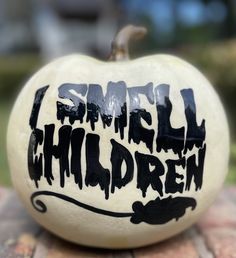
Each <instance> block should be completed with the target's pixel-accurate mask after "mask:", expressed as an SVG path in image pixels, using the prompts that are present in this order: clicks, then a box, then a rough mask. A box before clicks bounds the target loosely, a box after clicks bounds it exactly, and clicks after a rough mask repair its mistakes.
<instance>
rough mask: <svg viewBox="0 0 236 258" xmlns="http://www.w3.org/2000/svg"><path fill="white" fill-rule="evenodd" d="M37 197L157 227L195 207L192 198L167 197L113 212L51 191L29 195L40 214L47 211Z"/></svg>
mask: <svg viewBox="0 0 236 258" xmlns="http://www.w3.org/2000/svg"><path fill="white" fill-rule="evenodd" d="M39 196H53V197H56V198H59V199H61V200H64V201H67V202H69V203H72V204H74V205H77V206H79V207H81V208H83V209H86V210H89V211H92V212H94V213H97V214H101V215H105V216H110V217H117V218H125V217H130V222H131V223H133V224H139V223H141V222H146V223H147V224H152V225H158V224H164V223H167V222H168V221H170V220H172V219H175V220H176V221H177V220H178V219H179V218H181V217H182V216H184V214H185V212H186V209H187V208H191V209H192V210H194V209H195V208H196V206H197V202H196V200H195V199H194V198H191V197H172V196H169V197H167V198H163V199H160V198H159V197H157V198H156V199H155V200H151V201H149V202H147V203H146V204H145V205H144V204H142V203H141V202H139V201H136V202H134V203H133V205H132V208H133V211H132V212H114V211H108V210H103V209H99V208H96V207H93V206H90V205H88V204H85V203H82V202H80V201H77V200H75V199H73V198H71V197H69V196H67V195H64V194H60V193H55V192H51V191H38V192H34V193H33V194H32V195H31V203H32V205H33V207H34V208H35V209H36V210H37V211H39V212H42V213H45V212H46V211H47V207H46V205H45V204H44V203H43V202H42V201H41V200H39V199H36V198H37V197H39Z"/></svg>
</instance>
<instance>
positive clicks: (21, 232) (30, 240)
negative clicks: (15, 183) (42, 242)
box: [0, 189, 40, 258]
mask: <svg viewBox="0 0 236 258" xmlns="http://www.w3.org/2000/svg"><path fill="white" fill-rule="evenodd" d="M3 196H4V198H2V197H3ZM39 230H40V227H39V226H38V225H37V224H36V223H35V222H34V221H33V220H32V219H31V217H30V216H29V215H28V214H27V213H26V211H25V209H24V207H23V206H22V204H21V202H20V200H19V199H18V197H17V195H16V194H15V193H14V192H13V191H11V190H9V189H1V190H0V257H1V258H8V257H18V258H21V257H22V258H23V257H32V255H33V252H34V249H35V246H36V243H37V240H36V235H37V234H38V232H39Z"/></svg>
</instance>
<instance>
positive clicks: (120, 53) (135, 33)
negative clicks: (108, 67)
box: [109, 25, 147, 61]
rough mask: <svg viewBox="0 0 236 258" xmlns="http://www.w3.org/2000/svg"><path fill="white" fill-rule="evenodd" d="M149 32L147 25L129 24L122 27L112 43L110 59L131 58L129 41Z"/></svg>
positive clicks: (122, 59) (123, 59)
mask: <svg viewBox="0 0 236 258" xmlns="http://www.w3.org/2000/svg"><path fill="white" fill-rule="evenodd" d="M146 33H147V29H146V28H145V27H137V26H134V25H127V26H125V27H124V28H123V29H121V30H120V31H119V32H118V33H117V35H116V36H115V39H114V40H113V42H112V45H111V55H110V57H109V60H110V61H125V60H128V59H129V41H130V40H131V39H140V38H142V37H143V36H144V35H145V34H146Z"/></svg>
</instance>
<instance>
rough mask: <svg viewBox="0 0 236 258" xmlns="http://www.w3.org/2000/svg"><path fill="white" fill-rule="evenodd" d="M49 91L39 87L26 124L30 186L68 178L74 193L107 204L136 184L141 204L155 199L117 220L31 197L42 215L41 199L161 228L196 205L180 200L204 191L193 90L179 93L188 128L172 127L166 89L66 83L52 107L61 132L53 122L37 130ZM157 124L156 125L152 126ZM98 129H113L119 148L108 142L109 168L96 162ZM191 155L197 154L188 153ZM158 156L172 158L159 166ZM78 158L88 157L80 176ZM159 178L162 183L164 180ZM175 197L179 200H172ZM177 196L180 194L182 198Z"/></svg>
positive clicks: (203, 133) (202, 144)
mask: <svg viewBox="0 0 236 258" xmlns="http://www.w3.org/2000/svg"><path fill="white" fill-rule="evenodd" d="M48 88H49V86H44V87H42V88H40V89H38V90H37V92H36V93H35V98H34V102H33V107H32V111H31V115H30V119H29V125H30V127H31V130H32V132H31V136H30V139H29V147H28V172H29V176H30V178H31V179H32V180H33V181H34V183H35V186H36V187H37V188H39V187H40V180H42V179H43V180H46V181H47V183H48V185H53V183H54V179H55V178H58V177H59V178H60V186H61V188H63V187H64V186H65V185H66V180H67V178H68V177H72V178H73V181H74V183H75V185H77V187H78V191H81V190H82V189H83V188H84V187H100V189H101V191H103V192H104V198H105V199H106V200H107V201H108V200H109V197H110V195H111V194H116V191H119V189H121V188H123V187H126V185H127V184H129V183H130V182H131V181H133V180H136V183H135V184H134V185H135V187H137V190H138V191H140V193H141V194H142V197H144V198H145V197H146V194H147V191H148V189H153V191H156V193H157V198H156V199H155V200H151V201H149V202H148V203H146V204H145V205H144V204H142V203H141V202H140V201H135V202H134V203H133V205H132V207H131V209H132V210H130V211H127V212H123V213H122V212H111V211H107V210H103V209H101V208H99V207H92V206H89V205H87V204H84V203H81V202H80V201H79V200H75V199H73V198H71V197H69V196H66V195H63V194H60V193H55V192H50V191H36V192H35V193H33V194H32V196H31V201H32V204H33V206H34V208H35V209H36V210H38V211H40V212H46V210H47V208H46V206H45V204H44V203H43V202H42V201H40V200H38V199H37V200H36V198H39V196H40V195H47V196H51V197H54V198H55V197H56V198H59V199H62V200H64V201H68V202H70V203H71V204H74V205H77V206H80V207H82V208H85V209H88V210H90V211H91V212H96V213H98V214H102V215H107V216H113V217H131V218H130V221H131V222H132V223H134V224H138V223H141V222H146V223H149V224H163V223H166V222H168V221H170V220H172V219H176V220H178V219H179V218H180V217H182V216H183V215H184V214H185V211H186V209H187V208H188V207H191V208H192V209H195V207H196V205H197V203H196V200H195V199H194V198H192V197H185V196H186V193H187V192H188V191H189V190H190V189H194V190H195V191H199V190H200V189H201V188H202V184H203V172H204V159H205V153H206V143H205V138H206V130H205V119H204V118H202V120H201V123H200V124H198V123H197V107H196V104H195V98H194V92H193V90H192V89H191V88H186V89H182V90H180V92H179V98H181V101H182V103H183V106H184V109H183V113H182V114H181V115H183V118H184V120H185V121H186V123H185V124H184V125H183V126H182V127H179V128H174V127H172V124H171V119H170V118H171V114H172V108H173V107H172V102H171V100H170V97H169V95H170V90H171V86H170V85H168V84H160V85H156V86H154V85H153V83H148V84H146V85H144V86H133V87H128V86H127V85H126V83H125V82H123V81H120V82H109V83H108V85H107V88H106V92H104V90H103V88H102V86H101V85H99V84H88V85H87V84H70V83H65V84H62V85H60V86H59V88H58V100H57V102H56V103H55V117H56V119H57V120H58V121H60V124H61V126H60V128H59V129H56V128H57V127H56V126H55V124H54V123H47V124H44V125H43V126H40V127H38V126H37V124H38V123H37V122H38V118H39V115H41V116H43V113H41V112H43V111H42V110H41V105H42V103H43V99H44V97H45V94H46V93H47V90H48ZM141 98H142V99H143V98H145V99H146V101H147V102H148V103H149V105H150V106H151V107H152V108H153V109H154V110H155V117H153V112H152V114H151V113H150V112H148V110H146V109H145V106H142V104H141V103H142V101H141ZM85 99H86V101H85ZM68 103H70V104H68ZM51 108H54V107H50V109H51ZM143 121H145V122H146V124H147V125H148V127H145V126H144V123H143ZM154 121H158V122H157V123H156V124H154ZM85 123H86V124H87V125H89V127H90V128H91V130H90V132H86V130H85V129H84V127H83V124H85ZM99 123H100V124H102V126H103V130H104V132H106V130H107V129H108V128H109V130H110V129H111V128H112V129H114V134H117V135H119V137H118V138H119V141H117V140H115V139H113V138H111V139H108V141H109V144H110V146H111V153H110V156H108V159H109V160H110V168H107V167H104V166H103V165H102V164H101V162H100V156H101V155H103V153H102V147H101V146H102V144H103V142H101V137H100V135H99V133H98V130H96V129H97V127H98V124H99ZM55 136H57V137H58V141H57V143H55V142H54V139H55ZM116 139H117V138H116ZM140 143H142V144H145V145H146V151H145V153H142V152H140V150H139V148H138V145H139V144H140ZM129 144H132V145H136V146H137V151H135V152H134V153H131V152H130V151H129V147H128V145H129ZM82 146H84V148H82ZM82 149H83V150H85V153H82ZM193 149H194V150H196V151H195V152H191V151H192V150H193ZM161 152H165V153H167V154H168V153H169V152H171V153H174V156H175V158H174V159H173V158H172V159H166V160H164V161H163V159H162V160H161V159H159V158H158V154H159V153H161ZM147 153H148V154H147ZM189 153H190V154H191V155H190V154H189ZM106 155H107V153H106ZM81 156H85V163H86V171H85V172H82V169H81V165H82V164H81ZM172 157H173V155H172ZM53 159H56V160H58V164H59V171H57V170H55V169H53V167H52V164H53V163H52V161H53ZM123 163H124V164H123ZM123 165H125V173H124V172H123V171H122V166H123ZM150 167H152V168H150ZM135 168H137V172H136V173H134V170H135ZM179 169H182V170H184V171H185V176H183V174H181V173H178V170H179ZM163 177H164V178H165V180H161V178H163ZM175 193H178V195H180V196H179V197H173V196H172V195H173V194H175ZM182 193H185V195H184V196H181V194H182ZM164 196H165V197H164Z"/></svg>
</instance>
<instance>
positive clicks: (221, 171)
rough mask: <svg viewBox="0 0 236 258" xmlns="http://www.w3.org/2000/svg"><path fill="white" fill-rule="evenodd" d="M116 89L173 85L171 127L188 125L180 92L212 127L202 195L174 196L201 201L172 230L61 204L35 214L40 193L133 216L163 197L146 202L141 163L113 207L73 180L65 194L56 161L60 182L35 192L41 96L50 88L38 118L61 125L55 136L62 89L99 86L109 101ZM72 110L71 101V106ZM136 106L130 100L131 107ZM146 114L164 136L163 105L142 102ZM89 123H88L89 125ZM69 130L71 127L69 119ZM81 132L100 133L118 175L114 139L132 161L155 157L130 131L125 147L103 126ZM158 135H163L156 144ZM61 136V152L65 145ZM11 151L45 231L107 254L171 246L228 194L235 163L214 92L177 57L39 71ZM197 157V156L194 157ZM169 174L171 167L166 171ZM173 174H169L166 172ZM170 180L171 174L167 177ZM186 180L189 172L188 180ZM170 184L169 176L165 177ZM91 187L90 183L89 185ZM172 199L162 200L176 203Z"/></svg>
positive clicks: (73, 62) (15, 120)
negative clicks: (188, 92) (136, 206)
mask: <svg viewBox="0 0 236 258" xmlns="http://www.w3.org/2000/svg"><path fill="white" fill-rule="evenodd" d="M109 81H113V82H118V81H124V82H125V83H126V85H127V87H132V86H139V85H140V86H143V85H146V84H147V83H149V82H152V83H153V85H154V86H156V85H159V84H163V83H165V84H169V85H170V100H171V103H172V105H173V109H172V113H171V124H172V127H173V128H179V127H181V126H183V125H186V120H185V116H184V104H183V100H182V98H181V96H180V90H181V89H186V88H191V89H192V90H193V92H194V98H195V103H196V110H197V123H198V125H199V124H200V123H201V121H202V119H205V121H206V123H205V127H206V139H205V142H206V146H207V148H206V155H205V163H204V173H203V184H202V188H201V189H200V190H198V191H195V187H194V184H193V187H191V189H190V191H187V192H186V191H184V192H183V193H182V194H181V193H175V194H173V195H172V196H187V197H193V198H195V199H196V201H197V206H196V208H195V209H194V210H192V209H191V208H187V209H186V213H185V215H183V216H182V217H180V218H179V219H178V221H176V220H175V219H172V220H170V221H169V222H167V223H164V224H158V225H151V224H148V223H145V222H142V223H140V224H133V223H131V222H130V218H129V217H126V218H116V217H109V216H103V215H101V214H96V213H94V212H91V211H89V210H86V209H83V208H81V207H78V206H76V205H74V204H71V203H69V202H66V201H63V200H61V199H58V198H55V197H50V196H41V197H40V198H39V199H40V200H41V201H43V202H44V204H45V205H46V206H47V212H46V213H40V212H38V211H37V210H36V209H34V207H33V206H32V204H31V202H30V196H31V194H32V193H33V192H35V191H40V190H48V191H53V192H57V193H62V194H65V195H67V196H70V197H71V198H73V199H75V200H79V201H80V202H83V203H85V204H88V205H91V206H95V207H97V208H100V209H105V210H109V211H115V212H132V204H133V203H134V202H135V201H142V202H143V203H147V202H148V201H150V200H154V199H156V197H157V196H158V193H157V191H154V190H153V189H152V187H150V186H149V188H148V190H147V195H146V197H145V198H143V197H142V192H141V191H140V189H137V187H136V185H137V165H136V162H135V159H134V178H133V180H132V181H131V182H129V183H128V184H127V185H126V186H125V187H122V188H121V189H118V188H116V190H115V193H114V194H111V193H110V194H109V199H108V200H106V199H105V197H104V192H103V191H102V190H101V189H100V187H99V186H98V185H97V186H96V187H91V186H90V187H86V186H85V187H83V189H82V190H80V189H79V188H78V186H77V185H76V184H75V183H74V180H73V177H72V176H71V177H69V178H67V177H66V179H65V186H64V188H61V187H60V184H59V172H58V160H56V159H53V161H52V168H53V174H54V181H53V184H52V186H49V185H48V183H47V181H46V179H45V178H43V177H42V178H41V180H40V181H39V188H36V187H35V184H34V182H33V181H32V180H31V179H30V177H29V174H28V165H27V151H28V144H29V137H30V134H31V128H30V126H29V118H30V113H31V110H32V105H33V100H34V96H35V93H36V91H37V89H39V88H40V87H43V86H45V85H50V86H49V88H48V90H47V92H46V94H45V97H44V99H43V102H42V106H41V109H40V113H39V116H38V123H37V127H38V128H41V129H43V126H44V125H45V124H50V123H54V124H55V127H56V129H55V132H57V130H58V128H60V127H61V126H62V124H61V122H60V121H59V120H57V118H56V101H57V100H58V87H59V86H60V85H61V84H63V83H77V84H78V83H87V84H89V83H96V84H100V85H101V86H102V87H103V92H104V93H106V87H107V83H108V82H109ZM64 102H65V103H67V104H68V105H71V102H70V101H64ZM127 104H128V105H129V100H128V99H127ZM140 105H141V107H144V108H146V110H147V111H148V112H150V113H151V115H152V125H151V126H150V127H148V126H147V124H145V123H143V124H144V127H147V128H153V129H155V128H157V123H158V121H157V117H156V108H155V105H150V104H149V103H148V102H147V100H146V99H145V98H141V102H140ZM85 120H86V119H85ZM64 124H68V125H69V122H68V119H67V118H66V119H65V122H64ZM76 127H81V128H84V129H85V132H86V133H96V134H98V135H99V136H100V162H101V164H102V165H103V167H105V168H108V169H111V163H110V155H111V144H110V139H111V138H113V139H115V140H116V141H117V142H119V143H121V144H122V145H123V146H125V147H126V148H127V149H128V150H129V151H130V153H131V154H132V156H133V157H134V152H135V151H137V150H138V151H139V152H142V153H147V154H150V153H149V152H148V149H147V148H146V145H145V144H144V143H143V142H140V144H136V143H133V142H132V141H131V144H129V143H128V133H127V132H128V129H127V128H125V134H124V139H123V140H121V139H120V137H119V134H118V133H116V134H115V133H114V127H113V124H112V126H111V127H107V128H106V129H104V128H103V126H102V122H101V119H100V120H99V122H98V123H96V129H95V131H92V130H91V127H90V124H89V123H86V122H84V123H83V124H80V122H79V121H75V123H74V124H73V128H76ZM156 135H157V129H155V136H154V139H155V137H156ZM57 140H58V138H57V134H56V137H55V144H56V143H57ZM155 147H156V146H155V141H154V146H153V149H154V152H153V153H152V155H155V156H157V157H158V158H159V159H160V160H161V161H163V164H165V160H166V159H176V158H177V155H176V154H174V153H173V152H172V151H171V150H169V151H168V152H167V153H165V152H164V151H162V152H160V153H157V152H156V151H155ZM7 149H8V158H9V165H10V170H11V176H12V181H13V184H14V187H15V189H16V191H17V192H18V194H19V196H20V198H21V200H22V202H23V203H24V205H25V207H26V209H27V210H28V212H29V213H30V214H31V215H32V217H33V218H34V219H35V220H36V221H37V222H38V223H39V224H41V225H42V226H43V227H45V228H46V229H48V230H49V231H51V232H53V233H55V234H56V235H58V236H60V237H62V238H64V239H66V240H69V241H71V242H75V243H78V244H82V245H86V246H94V247H105V248H131V247H140V246H144V245H148V244H152V243H155V242H158V241H161V240H164V239H166V238H169V237H171V236H173V235H175V234H177V233H179V232H181V231H183V230H184V229H186V228H188V227H189V226H190V225H192V224H193V223H194V222H196V220H197V219H198V218H199V216H200V215H201V214H202V213H203V212H204V211H205V210H206V209H207V208H208V207H209V205H210V204H211V203H212V202H213V200H214V199H215V198H216V196H217V194H218V192H219V191H220V189H221V187H222V185H223V182H224V179H225V176H226V173H227V170H228V168H227V166H228V156H229V130H228V124H227V120H226V116H225V113H224V110H223V107H222V104H221V102H220V100H219V97H218V95H217V94H216V92H215V91H214V89H213V87H212V86H211V84H210V83H209V82H208V81H207V80H206V78H205V77H204V76H203V75H202V74H201V73H200V72H199V71H198V70H197V69H196V68H194V67H193V66H191V65H190V64H188V63H187V62H185V61H183V60H181V59H179V58H177V57H174V56H170V55H153V56H147V57H143V58H139V59H136V60H133V61H121V62H101V61H98V60H95V59H93V58H90V57H87V56H83V55H77V54H76V55H71V56H66V57H63V58H60V59H57V60H55V61H54V62H52V63H50V64H48V65H46V66H45V67H44V68H42V69H41V70H40V71H38V72H37V73H36V74H35V75H34V76H33V77H32V78H31V79H30V80H29V81H28V82H27V84H26V85H25V87H24V88H23V90H22V91H21V93H20V94H19V96H18V98H17V101H16V103H15V105H14V108H13V111H12V113H11V117H10V122H9V126H8V135H7ZM81 153H82V154H81V160H82V161H81V164H82V176H83V177H84V176H85V170H86V166H85V147H84V145H83V147H82V152H81ZM191 153H194V149H193V150H192V152H191ZM165 168H166V167H165ZM165 171H166V170H165ZM165 173H166V172H165ZM183 174H184V172H183ZM162 180H163V181H164V180H165V175H164V176H163V177H162ZM83 182H84V181H83ZM169 195H170V194H165V192H164V195H163V197H162V198H166V197H168V196H169Z"/></svg>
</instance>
